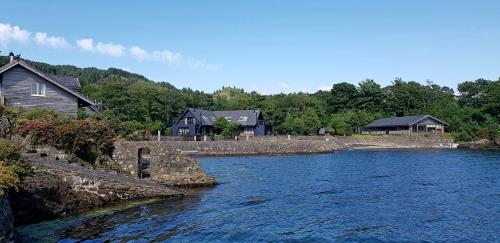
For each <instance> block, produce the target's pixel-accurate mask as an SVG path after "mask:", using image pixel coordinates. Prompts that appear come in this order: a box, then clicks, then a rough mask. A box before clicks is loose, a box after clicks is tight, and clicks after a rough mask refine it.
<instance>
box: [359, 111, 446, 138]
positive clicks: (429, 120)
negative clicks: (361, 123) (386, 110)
mask: <svg viewBox="0 0 500 243" xmlns="http://www.w3.org/2000/svg"><path fill="white" fill-rule="evenodd" d="M445 126H448V124H447V123H446V122H443V121H441V120H439V119H437V118H435V117H432V116H430V115H420V116H402V117H392V118H383V119H379V120H376V121H374V122H372V123H370V124H368V125H366V126H365V127H364V129H363V131H362V134H379V135H382V134H388V135H392V134H398V135H401V134H414V133H444V127H445Z"/></svg>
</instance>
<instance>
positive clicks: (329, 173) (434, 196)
mask: <svg viewBox="0 0 500 243" xmlns="http://www.w3.org/2000/svg"><path fill="white" fill-rule="evenodd" d="M201 162H202V165H203V167H204V169H205V170H206V171H207V172H208V174H210V175H213V176H215V177H216V178H217V179H218V180H219V181H220V182H222V183H221V184H220V185H219V186H217V187H215V188H213V189H205V190H201V191H200V192H199V193H198V194H196V195H195V196H190V197H188V198H185V199H178V200H167V201H161V202H155V203H151V204H145V205H140V206H137V207H134V208H131V209H127V210H121V211H111V212H107V213H101V214H98V215H91V216H85V215H83V216H79V217H73V218H67V219H61V220H56V221H51V222H44V223H41V224H37V225H32V226H28V227H24V228H20V229H19V232H20V234H21V235H22V236H23V239H24V241H30V242H32V241H43V240H45V241H53V240H54V239H58V240H60V241H63V242H77V241H89V242H103V241H118V242H123V241H139V242H147V241H182V242H206V241H226V242H231V241H285V240H286V241H301V242H303V241H306V242H325V241H365V240H367V241H489V242H494V241H496V240H498V238H499V233H498V232H500V223H499V222H500V221H499V220H498V219H499V218H500V193H499V191H500V153H499V152H488V151H482V152H477V151H460V150H428V151H346V152H339V153H336V154H323V155H301V156H270V157H227V158H203V159H201ZM46 235H50V236H51V237H52V238H43V237H42V236H46Z"/></svg>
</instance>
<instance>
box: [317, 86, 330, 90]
mask: <svg viewBox="0 0 500 243" xmlns="http://www.w3.org/2000/svg"><path fill="white" fill-rule="evenodd" d="M318 90H321V91H330V90H332V86H322V87H319V89H318Z"/></svg>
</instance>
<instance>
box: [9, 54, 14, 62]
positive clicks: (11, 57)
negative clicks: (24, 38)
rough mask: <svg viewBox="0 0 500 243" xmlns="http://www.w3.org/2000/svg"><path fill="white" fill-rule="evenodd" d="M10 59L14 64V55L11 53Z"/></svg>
mask: <svg viewBox="0 0 500 243" xmlns="http://www.w3.org/2000/svg"><path fill="white" fill-rule="evenodd" d="M9 58H10V62H13V61H14V53H12V52H10V53H9Z"/></svg>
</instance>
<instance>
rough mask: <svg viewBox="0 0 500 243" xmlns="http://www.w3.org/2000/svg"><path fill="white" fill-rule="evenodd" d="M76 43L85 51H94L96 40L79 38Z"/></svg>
mask: <svg viewBox="0 0 500 243" xmlns="http://www.w3.org/2000/svg"><path fill="white" fill-rule="evenodd" d="M76 45H77V46H78V47H80V48H82V49H83V50H85V51H94V40H92V39H80V40H77V41H76Z"/></svg>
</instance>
